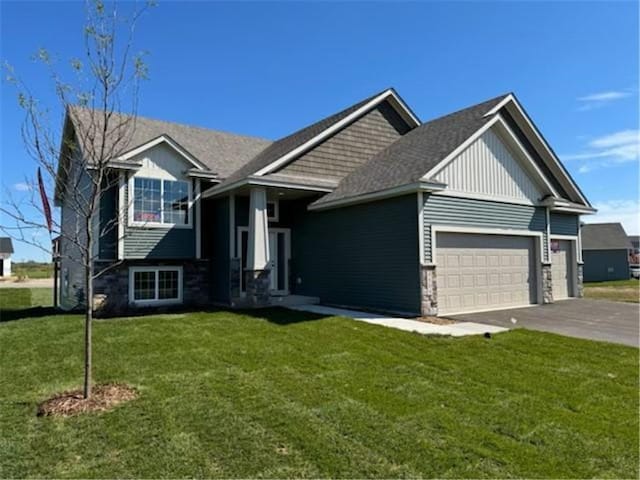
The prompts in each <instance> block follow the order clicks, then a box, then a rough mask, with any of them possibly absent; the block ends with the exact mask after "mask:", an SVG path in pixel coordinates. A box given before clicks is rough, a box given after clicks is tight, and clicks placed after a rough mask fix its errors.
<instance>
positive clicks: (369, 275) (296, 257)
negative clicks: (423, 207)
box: [291, 195, 420, 314]
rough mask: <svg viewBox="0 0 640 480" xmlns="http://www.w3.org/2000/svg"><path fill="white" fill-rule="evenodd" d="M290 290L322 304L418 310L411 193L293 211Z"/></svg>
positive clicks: (415, 212) (415, 225) (414, 215)
mask: <svg viewBox="0 0 640 480" xmlns="http://www.w3.org/2000/svg"><path fill="white" fill-rule="evenodd" d="M291 227H292V229H291V249H292V252H291V253H292V257H291V285H292V289H293V293H296V294H299V295H310V296H316V297H319V298H320V301H321V302H323V303H326V304H334V305H344V306H353V307H360V308H371V309H378V310H387V311H395V312H406V313H411V314H418V313H419V312H420V276H419V255H418V235H417V231H418V230H417V229H418V208H417V202H416V197H415V195H407V196H403V197H396V198H392V199H387V200H381V201H378V202H371V203H366V204H362V205H355V206H350V207H345V208H340V209H332V210H327V211H323V212H310V211H308V210H306V206H305V205H304V204H303V205H300V206H299V208H297V210H296V212H295V213H293V214H292V224H291Z"/></svg>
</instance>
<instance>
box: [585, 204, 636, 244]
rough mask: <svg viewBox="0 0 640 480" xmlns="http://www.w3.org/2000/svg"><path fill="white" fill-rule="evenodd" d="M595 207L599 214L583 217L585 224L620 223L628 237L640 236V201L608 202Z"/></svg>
mask: <svg viewBox="0 0 640 480" xmlns="http://www.w3.org/2000/svg"><path fill="white" fill-rule="evenodd" d="M593 206H594V207H595V208H596V209H597V210H598V213H596V214H595V215H589V216H584V217H582V218H583V219H584V222H585V223H608V222H620V223H622V226H623V227H624V229H625V231H626V232H627V235H640V200H607V201H605V202H597V203H595V204H594V205H593Z"/></svg>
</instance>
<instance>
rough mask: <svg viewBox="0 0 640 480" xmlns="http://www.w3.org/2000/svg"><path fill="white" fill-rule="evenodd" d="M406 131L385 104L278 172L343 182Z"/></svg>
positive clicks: (394, 113)
mask: <svg viewBox="0 0 640 480" xmlns="http://www.w3.org/2000/svg"><path fill="white" fill-rule="evenodd" d="M408 130H409V127H408V125H407V124H406V122H405V121H404V120H402V119H401V118H400V116H399V115H398V113H397V112H396V111H395V110H394V109H393V108H392V107H391V106H390V105H389V104H388V103H387V102H384V103H382V104H381V105H380V106H378V107H377V108H375V109H373V110H372V111H371V112H369V113H367V114H366V115H364V116H363V117H362V118H360V119H358V120H356V121H355V122H353V123H352V124H351V125H349V126H347V127H345V128H344V129H342V130H341V131H339V132H338V133H336V134H335V135H333V136H332V137H330V138H329V139H327V140H325V141H324V142H323V143H321V144H320V145H318V146H316V147H315V148H313V149H312V150H310V151H309V152H307V153H305V154H303V155H302V156H300V157H299V158H297V159H296V160H294V161H293V162H291V163H289V164H287V165H286V166H285V167H283V168H282V169H280V170H279V171H278V173H283V174H293V175H303V176H305V175H306V176H312V177H318V176H319V177H323V178H332V179H336V180H339V179H342V178H344V177H345V176H347V175H348V174H349V173H351V172H353V171H354V170H355V169H356V168H358V167H359V166H361V165H363V164H364V163H366V162H367V161H368V160H369V159H371V157H373V156H374V155H375V154H376V153H378V152H380V151H381V150H383V149H384V148H386V147H388V146H389V145H390V144H391V143H393V142H394V141H396V140H397V139H398V138H400V136H401V135H404V134H405V133H406V132H407V131H408Z"/></svg>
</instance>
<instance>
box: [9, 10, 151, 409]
mask: <svg viewBox="0 0 640 480" xmlns="http://www.w3.org/2000/svg"><path fill="white" fill-rule="evenodd" d="M150 6H152V4H151V3H145V4H144V5H136V6H135V7H134V8H133V11H132V12H131V11H130V12H129V15H128V16H125V15H122V14H121V12H119V10H118V9H117V8H116V6H115V4H109V5H108V6H107V5H105V3H103V1H102V0H90V1H88V2H87V3H86V11H87V20H86V24H85V26H84V30H83V36H84V48H83V54H82V55H81V56H80V57H78V58H74V59H72V60H71V61H70V65H69V67H70V68H69V73H70V75H71V76H72V80H71V81H65V80H64V79H63V75H62V72H61V70H60V67H59V65H58V64H57V62H56V61H55V60H54V58H53V57H52V56H51V55H50V54H49V52H48V51H46V50H44V49H41V50H39V51H38V53H37V54H36V56H35V59H36V60H38V61H39V62H41V63H42V64H43V65H44V66H45V68H46V69H47V71H48V73H49V78H50V81H51V86H52V87H53V89H54V90H55V94H56V97H57V99H58V101H59V106H60V107H61V111H62V112H63V114H64V115H65V119H66V120H65V122H64V124H63V122H59V121H58V122H54V123H52V121H51V119H50V111H51V110H49V109H47V108H45V107H43V106H42V105H41V104H40V103H39V102H38V101H37V100H36V99H35V98H34V96H33V95H32V94H31V92H30V90H29V89H28V88H27V86H26V85H25V83H24V82H23V81H21V80H20V79H18V78H17V77H16V76H15V75H14V73H13V69H12V68H11V67H10V66H8V65H5V71H6V73H7V80H8V81H9V82H11V83H13V84H14V85H15V86H16V87H17V90H18V103H19V105H20V107H21V108H22V109H23V110H24V112H25V121H24V124H23V127H22V132H21V133H22V137H23V140H24V144H25V147H26V149H27V151H28V152H29V154H30V156H31V157H32V158H33V159H34V160H35V163H36V165H37V167H38V169H39V171H42V172H44V174H45V176H46V177H47V180H48V181H47V182H45V184H46V186H45V187H44V188H43V189H42V191H44V192H46V191H48V193H45V196H44V201H43V199H41V198H40V191H41V189H40V188H39V185H38V182H37V181H36V180H35V179H27V182H26V183H27V185H28V187H27V186H23V189H24V190H28V191H29V192H30V196H29V198H27V199H21V200H16V199H14V197H13V196H12V195H11V194H10V193H8V194H7V196H6V200H5V201H4V202H3V204H2V206H0V212H2V213H3V214H4V215H5V217H6V218H8V219H9V220H10V222H11V225H3V226H0V228H1V229H2V230H3V231H5V232H6V233H8V234H9V235H10V236H11V237H13V238H14V239H16V240H18V241H22V242H25V243H28V244H31V245H35V246H37V247H39V248H42V249H43V250H45V251H50V249H51V241H49V242H48V244H43V243H42V242H41V241H40V240H39V237H38V236H36V235H35V233H36V232H42V231H43V229H45V228H46V229H48V231H49V234H50V237H58V238H59V241H60V244H61V247H62V248H61V251H60V253H59V254H60V255H61V256H62V257H63V259H66V260H68V261H70V262H74V263H75V264H77V265H79V266H80V269H81V271H82V272H83V287H84V291H83V292H82V298H81V299H80V302H79V303H80V304H81V305H83V307H84V314H85V318H84V384H83V392H84V398H89V397H90V396H91V386H92V378H91V371H92V333H91V327H92V320H93V313H94V307H95V305H94V292H93V284H94V280H95V279H96V278H98V277H99V276H100V275H103V274H104V273H105V272H106V271H107V270H108V269H111V268H113V267H115V266H117V264H118V263H117V262H116V263H113V264H111V265H109V266H108V267H106V268H96V266H95V265H96V260H97V251H98V248H97V245H98V244H97V242H98V239H99V237H104V236H106V235H108V234H109V232H111V231H114V230H117V224H118V222H119V221H121V220H122V218H123V215H124V211H125V209H126V207H125V206H123V205H120V206H119V210H120V211H119V214H118V215H117V218H115V219H112V220H110V221H108V222H101V221H100V218H99V209H100V199H101V198H102V196H103V194H104V193H105V192H107V191H108V190H109V189H111V188H112V187H114V185H115V183H116V182H117V178H118V176H117V175H114V174H113V167H114V164H113V162H114V160H117V159H118V158H119V157H120V156H121V155H122V154H123V153H124V152H126V151H127V150H128V149H130V148H131V145H130V142H131V138H132V134H133V131H134V129H135V119H136V116H135V112H136V109H137V108H136V107H137V101H138V91H139V86H140V82H141V81H142V80H144V79H146V78H147V67H146V64H145V62H144V59H143V54H133V53H132V52H131V50H132V48H133V44H132V41H133V34H134V30H135V26H136V23H137V21H138V19H139V17H140V15H141V14H142V13H143V12H144V11H145V10H146V9H147V8H148V7H150ZM130 7H131V4H129V10H132V9H131V8H130ZM123 107H126V109H125V110H124V111H126V112H127V114H126V115H124V114H122V113H121V112H123ZM61 126H62V127H61ZM52 189H53V190H54V192H55V193H54V198H52V200H55V204H56V205H58V206H61V207H62V209H63V210H64V212H63V213H64V214H63V215H53V216H52V217H53V218H49V219H48V218H47V217H48V215H47V213H48V212H46V210H48V204H49V203H53V202H51V200H50V199H49V198H48V196H49V195H50V193H51V190H52ZM43 204H44V207H43ZM50 240H51V239H50Z"/></svg>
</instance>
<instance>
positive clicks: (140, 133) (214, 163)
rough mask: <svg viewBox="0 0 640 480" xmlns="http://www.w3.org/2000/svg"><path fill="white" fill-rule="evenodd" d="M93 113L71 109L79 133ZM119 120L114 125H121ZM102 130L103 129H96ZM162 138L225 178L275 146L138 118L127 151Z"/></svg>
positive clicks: (255, 139)
mask: <svg viewBox="0 0 640 480" xmlns="http://www.w3.org/2000/svg"><path fill="white" fill-rule="evenodd" d="M90 112H91V110H90V109H88V108H85V107H80V106H72V107H70V108H69V113H70V114H71V115H70V118H71V120H72V122H73V123H74V128H76V130H78V129H82V128H88V127H87V125H89V124H90V123H91V121H92V118H93V119H96V118H98V119H99V116H98V117H95V116H93V117H92V116H91V113H90ZM116 117H122V120H125V119H127V118H129V119H130V118H132V117H131V116H128V115H125V114H116ZM119 121H120V120H119V119H118V118H116V120H115V121H114V125H117V124H118V123H119ZM95 130H96V131H99V130H100V129H99V128H97V129H95ZM161 135H168V136H169V137H171V138H172V139H173V140H174V141H176V142H177V143H178V144H180V145H181V146H182V147H183V148H185V149H186V150H187V151H188V152H189V153H190V154H191V155H193V156H194V157H196V158H197V159H198V160H200V162H202V163H203V164H204V165H206V166H207V167H208V168H209V170H211V171H212V172H214V173H217V174H218V175H219V176H220V177H222V178H224V177H226V176H228V175H230V174H231V173H232V172H233V171H235V170H237V169H238V168H240V166H242V165H244V164H245V163H247V162H248V161H249V160H251V159H252V158H253V157H255V156H256V155H257V154H258V153H259V152H260V151H262V150H264V149H265V148H266V147H268V146H269V145H270V144H271V141H270V140H266V139H263V138H257V137H249V136H245V135H236V134H233V133H227V132H221V131H217V130H210V129H206V128H200V127H193V126H190V125H182V124H179V123H172V122H165V121H162V120H154V119H150V118H145V117H140V116H137V117H136V118H135V129H134V130H133V131H132V132H131V138H130V140H129V141H128V142H127V145H126V147H125V149H124V151H121V152H119V153H120V154H122V153H125V152H126V151H129V150H132V149H134V148H136V147H139V146H140V145H143V144H145V143H147V142H149V141H151V140H153V139H155V138H157V137H159V136H161Z"/></svg>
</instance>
